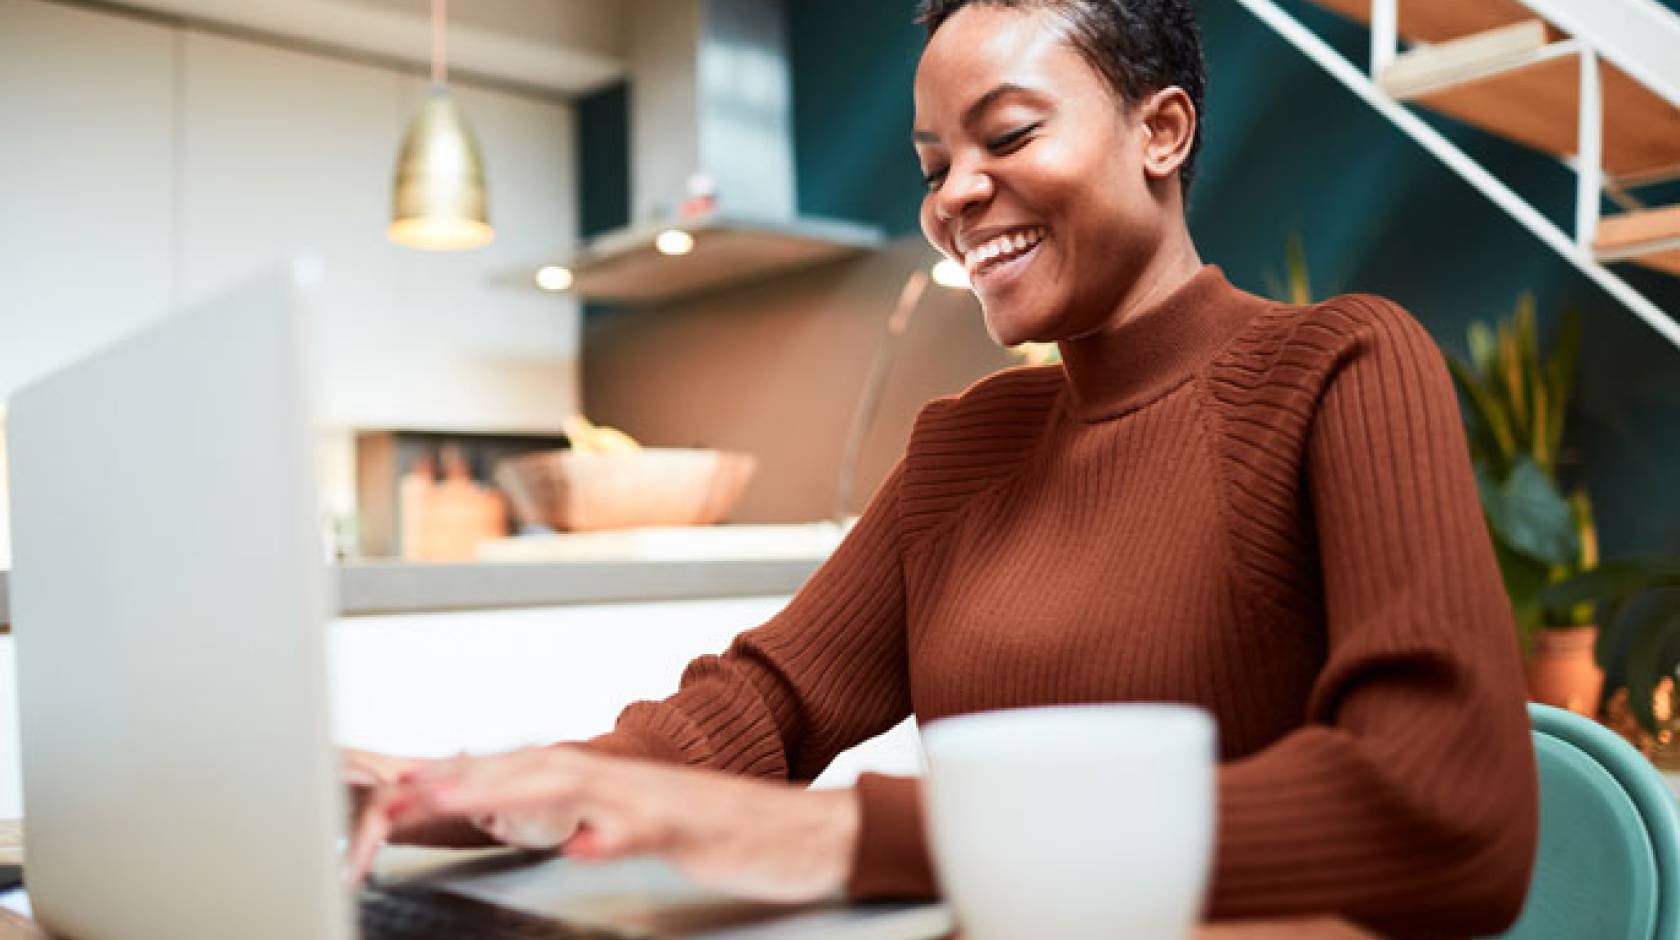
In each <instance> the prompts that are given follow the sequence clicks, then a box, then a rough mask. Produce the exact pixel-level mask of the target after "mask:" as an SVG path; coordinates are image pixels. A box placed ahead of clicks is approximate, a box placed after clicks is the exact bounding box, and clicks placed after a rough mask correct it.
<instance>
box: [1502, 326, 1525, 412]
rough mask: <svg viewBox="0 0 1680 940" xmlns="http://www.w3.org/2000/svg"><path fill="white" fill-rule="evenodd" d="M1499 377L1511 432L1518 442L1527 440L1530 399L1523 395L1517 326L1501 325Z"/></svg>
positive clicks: (1520, 350)
mask: <svg viewBox="0 0 1680 940" xmlns="http://www.w3.org/2000/svg"><path fill="white" fill-rule="evenodd" d="M1499 377H1500V380H1501V381H1502V382H1503V383H1504V391H1505V404H1506V407H1507V413H1508V414H1509V416H1510V421H1511V431H1512V433H1513V434H1514V435H1515V436H1516V437H1517V439H1518V440H1527V439H1528V399H1527V398H1526V397H1525V396H1524V395H1523V358H1522V345H1521V340H1520V339H1519V338H1518V336H1517V328H1516V326H1515V325H1508V324H1504V323H1501V324H1500V325H1499Z"/></svg>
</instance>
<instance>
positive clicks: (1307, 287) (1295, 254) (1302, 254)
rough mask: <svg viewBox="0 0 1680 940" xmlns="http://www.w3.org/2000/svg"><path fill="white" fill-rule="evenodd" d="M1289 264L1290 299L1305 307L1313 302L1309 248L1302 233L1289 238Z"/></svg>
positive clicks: (1287, 251) (1287, 253) (1287, 252)
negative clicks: (1309, 272)
mask: <svg viewBox="0 0 1680 940" xmlns="http://www.w3.org/2000/svg"><path fill="white" fill-rule="evenodd" d="M1285 251H1286V255H1287V258H1288V264H1289V297H1290V302H1291V303H1294V304H1297V305H1300V306H1305V305H1307V304H1310V303H1312V302H1313V299H1312V296H1313V295H1312V280H1311V279H1310V278H1309V277H1308V275H1307V247H1306V243H1305V242H1304V240H1303V239H1302V238H1301V233H1300V232H1295V233H1293V234H1291V235H1290V236H1289V246H1288V248H1287V249H1285Z"/></svg>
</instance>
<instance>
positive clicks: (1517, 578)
mask: <svg viewBox="0 0 1680 940" xmlns="http://www.w3.org/2000/svg"><path fill="white" fill-rule="evenodd" d="M1490 534H1491V535H1492V536H1493V539H1492V541H1493V557H1494V560H1495V561H1497V562H1498V563H1499V575H1500V578H1501V579H1502V580H1503V581H1504V582H1505V594H1506V596H1507V597H1509V598H1510V599H1511V613H1512V615H1513V616H1514V617H1515V618H1516V621H1517V628H1518V633H1517V636H1518V639H1519V640H1521V641H1522V644H1523V649H1524V651H1526V650H1527V649H1528V644H1529V641H1530V640H1531V639H1532V635H1533V633H1534V631H1536V630H1538V629H1540V628H1541V627H1542V626H1544V625H1545V613H1546V612H1545V608H1544V607H1542V606H1541V604H1540V595H1541V592H1542V591H1543V590H1544V589H1545V587H1546V566H1545V565H1544V564H1542V563H1541V562H1538V561H1535V560H1534V559H1532V558H1530V557H1528V556H1527V555H1524V554H1522V553H1521V552H1518V551H1517V550H1516V549H1513V548H1512V547H1511V546H1509V545H1507V544H1505V542H1504V540H1503V539H1501V538H1500V537H1499V534H1498V533H1497V532H1491V530H1490Z"/></svg>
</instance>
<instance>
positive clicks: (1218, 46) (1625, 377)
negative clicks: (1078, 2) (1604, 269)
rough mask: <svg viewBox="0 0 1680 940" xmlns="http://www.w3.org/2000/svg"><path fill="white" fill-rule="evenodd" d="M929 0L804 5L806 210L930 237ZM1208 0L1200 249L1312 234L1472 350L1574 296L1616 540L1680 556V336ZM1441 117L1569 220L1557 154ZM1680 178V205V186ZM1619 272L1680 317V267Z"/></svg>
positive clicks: (1601, 496) (1242, 252) (1443, 336)
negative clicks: (922, 222)
mask: <svg viewBox="0 0 1680 940" xmlns="http://www.w3.org/2000/svg"><path fill="white" fill-rule="evenodd" d="M1283 2H1284V5H1285V6H1286V7H1287V8H1289V9H1290V10H1291V11H1292V12H1295V13H1296V14H1297V15H1298V16H1300V17H1301V18H1302V19H1303V20H1305V21H1307V22H1308V23H1309V25H1312V26H1313V27H1314V28H1315V29H1317V30H1318V31H1319V32H1320V35H1322V36H1324V37H1325V38H1327V39H1329V40H1331V42H1332V44H1334V45H1336V46H1337V47H1338V48H1340V49H1342V50H1343V51H1344V53H1346V54H1349V55H1350V57H1352V58H1353V60H1354V61H1355V62H1356V63H1362V62H1363V57H1364V51H1363V50H1364V48H1365V42H1366V40H1365V32H1364V30H1363V29H1362V28H1360V27H1357V26H1355V25H1353V24H1350V23H1347V22H1346V21H1343V20H1340V19H1338V18H1336V17H1335V16H1333V15H1331V14H1328V13H1324V12H1323V11H1322V10H1320V9H1319V8H1317V7H1314V6H1312V5H1311V4H1310V3H1307V2H1304V0H1283ZM1664 2H1666V3H1669V5H1670V6H1676V7H1680V0H1664ZM913 6H914V4H913V3H912V2H910V0H798V2H793V3H789V5H788V10H789V24H790V35H791V46H792V49H791V54H792V60H793V75H794V89H793V91H794V103H795V112H794V114H795V129H796V139H795V154H796V159H797V161H798V171H799V204H800V209H801V211H804V212H810V213H817V214H822V215H832V216H838V217H842V218H853V219H861V220H863V221H868V222H872V223H875V224H877V225H880V226H882V227H884V228H885V229H887V231H889V232H890V233H893V234H903V233H910V232H914V231H915V230H916V210H917V205H918V203H919V201H920V199H921V184H920V179H919V177H918V174H917V169H916V163H915V159H914V156H913V152H912V150H911V148H910V144H909V128H910V122H911V110H912V109H911V100H910V87H911V81H912V78H913V76H914V73H915V63H916V56H917V54H918V52H919V50H920V46H921V33H920V30H919V29H918V28H917V27H915V26H914V25H913V24H912V23H911V15H912V12H911V11H912V9H913ZM1201 6H1202V27H1203V34H1204V40H1205V46H1206V51H1207V58H1208V63H1209V71H1210V81H1209V92H1208V101H1207V107H1206V111H1207V114H1206V115H1205V116H1204V126H1205V134H1206V139H1205V143H1204V148H1203V155H1202V161H1203V162H1202V165H1201V169H1200V175H1199V178H1198V182H1197V185H1196V192H1195V193H1194V196H1193V200H1192V205H1191V207H1190V226H1191V229H1192V232H1193V233H1194V235H1195V238H1196V241H1197V244H1198V245H1199V246H1200V248H1201V250H1202V254H1203V257H1204V258H1205V259H1206V260H1208V261H1211V262H1214V263H1217V264H1219V265H1220V266H1221V267H1223V268H1224V269H1225V271H1226V272H1227V274H1228V275H1229V276H1230V278H1231V279H1232V281H1233V282H1234V283H1236V284H1238V285H1240V286H1242V287H1244V288H1246V289H1248V290H1252V291H1255V292H1257V293H1259V292H1263V291H1264V286H1265V284H1266V275H1267V274H1268V273H1280V272H1281V270H1282V266H1283V256H1284V245H1285V243H1286V242H1287V240H1288V238H1289V236H1290V235H1291V234H1292V233H1296V232H1299V233H1300V234H1301V235H1302V236H1303V238H1304V239H1305V243H1306V248H1307V256H1308V262H1309V267H1310V269H1311V271H1312V274H1313V286H1314V288H1315V291H1316V292H1318V293H1319V294H1320V295H1328V294H1331V293H1338V292H1343V291H1371V292H1376V293H1379V294H1383V295H1386V296H1389V297H1392V298H1394V299H1395V300H1397V301H1399V302H1400V303H1402V304H1404V305H1405V306H1406V307H1407V308H1408V309H1410V310H1411V311H1412V312H1413V313H1414V314H1415V315H1416V316H1417V317H1418V318H1419V319H1420V320H1421V321H1422V322H1423V323H1424V324H1425V325H1426V326H1427V327H1428V328H1429V329H1430V330H1431V332H1433V333H1434V335H1435V336H1436V338H1437V340H1438V341H1439V342H1441V344H1442V345H1443V346H1444V347H1446V348H1447V349H1449V350H1452V351H1454V352H1458V353H1462V352H1463V337H1464V331H1465V327H1466V326H1467V325H1468V323H1469V322H1470V321H1471V320H1473V319H1478V318H1480V319H1492V318H1494V317H1496V316H1500V315H1503V314H1505V313H1507V312H1508V311H1509V310H1510V309H1511V308H1512V306H1513V305H1514V303H1515V301H1516V298H1517V296H1518V295H1519V294H1520V293H1521V292H1522V291H1524V290H1530V291H1533V292H1534V293H1535V294H1536V295H1537V297H1538V298H1539V306H1540V310H1541V314H1542V318H1543V322H1546V323H1549V322H1551V321H1552V320H1554V319H1555V317H1556V316H1557V314H1558V313H1559V312H1560V311H1562V310H1565V309H1569V308H1574V309H1578V310H1579V311H1580V312H1581V314H1582V316H1583V319H1584V320H1585V326H1586V330H1585V351H1584V354H1583V360H1582V374H1581V382H1580V392H1579V395H1578V397H1577V401H1576V412H1575V415H1574V416H1573V419H1574V427H1575V432H1574V433H1573V434H1572V435H1571V436H1572V439H1573V445H1574V449H1575V451H1576V453H1577V455H1578V457H1579V462H1580V467H1581V469H1580V472H1581V473H1582V475H1583V478H1584V480H1585V482H1586V483H1587V485H1588V487H1589V489H1590V490H1591V491H1592V494H1593V497H1594V499H1595V501H1596V503H1597V506H1598V510H1599V515H1600V523H1601V529H1602V534H1603V540H1604V545H1605V548H1606V550H1607V551H1608V552H1610V553H1622V552H1633V551H1654V550H1671V551H1680V486H1677V485H1676V481H1680V350H1677V349H1675V348H1674V347H1673V346H1671V345H1669V344H1668V343H1666V342H1665V341H1663V340H1662V339H1661V338H1660V337H1659V336H1658V335H1657V334H1656V333H1654V332H1653V331H1652V330H1651V329H1650V328H1649V327H1647V326H1645V325H1644V324H1643V323H1641V322H1640V321H1639V320H1638V319H1637V318H1635V317H1634V316H1633V315H1632V314H1630V313H1628V312H1627V311H1625V310H1624V309H1622V308H1621V307H1620V306H1619V305H1618V304H1617V303H1616V302H1615V301H1613V300H1612V299H1611V298H1610V297H1609V296H1608V295H1606V294H1604V293H1603V292H1602V291H1600V290H1599V289H1598V288H1597V287H1596V286H1595V285H1593V284H1592V283H1591V282H1590V281H1588V280H1587V279H1586V278H1585V277H1583V276H1581V275H1580V274H1579V273H1577V272H1576V271H1575V269H1574V268H1573V267H1572V266H1570V265H1569V264H1568V263H1566V262H1564V261H1563V260H1561V259H1560V258H1558V257H1557V256H1556V255H1555V254H1554V253H1552V252H1551V251H1550V250H1549V249H1547V248H1545V247H1544V246H1543V245H1541V243H1540V242H1539V241H1538V240H1536V239H1535V238H1534V237H1533V236H1532V235H1530V234H1529V233H1528V232H1527V230H1526V229H1524V228H1522V227H1521V226H1519V225H1518V224H1517V223H1516V222H1515V221H1514V220H1512V219H1511V218H1510V217H1509V216H1507V215H1506V214H1505V213H1504V212H1503V211H1501V210H1500V209H1498V208H1497V207H1495V206H1494V205H1493V204H1492V203H1491V202H1489V201H1488V200H1487V199H1486V198H1485V197H1484V196H1482V195H1481V194H1480V193H1478V192H1477V191H1475V190H1474V189H1472V188H1471V187H1470V186H1469V185H1468V184H1467V183H1464V182H1463V181H1462V180H1460V179H1459V178H1458V177H1457V175H1456V174H1454V173H1452V172H1451V171H1450V170H1448V169H1446V167H1445V166H1443V165H1442V164H1440V163H1439V162H1438V161H1436V160H1435V159H1434V158H1433V157H1432V156H1430V155H1429V154H1428V153H1427V152H1426V151H1424V150H1423V149H1422V148H1421V147H1419V146H1418V145H1417V144H1416V143H1414V142H1413V141H1411V139H1410V138H1408V137H1406V136H1405V135H1404V134H1402V133H1401V132H1400V131H1399V130H1398V129H1396V128H1394V127H1393V126H1392V125H1391V124H1389V123H1388V121H1387V120H1386V119H1384V118H1382V117H1381V116H1379V115H1378V114H1377V113H1376V112H1374V111H1372V110H1370V109H1369V108H1368V107H1366V106H1365V105H1364V104H1362V103H1361V102H1360V101H1359V100H1358V99H1357V98H1356V97H1355V96H1354V95H1353V94H1352V93H1351V92H1349V91H1347V90H1346V89H1344V88H1343V87H1342V86H1341V85H1340V84H1339V83H1337V82H1336V81H1335V80H1334V79H1332V78H1330V77H1329V76H1328V75H1327V74H1326V73H1324V72H1323V71H1322V70H1321V69H1319V68H1318V67H1317V66H1316V65H1314V64H1313V63H1312V62H1311V61H1310V60H1308V59H1307V58H1305V57H1304V56H1302V55H1300V54H1299V53H1297V52H1296V51H1295V50H1294V48H1293V47H1291V46H1289V45H1288V44H1287V43H1286V42H1285V41H1284V40H1283V39H1281V38H1280V37H1278V36H1276V35H1275V34H1274V33H1272V32H1271V31H1270V30H1269V29H1268V28H1266V27H1265V26H1264V25H1263V24H1261V23H1260V22H1259V21H1258V20H1255V19H1254V18H1253V17H1252V16H1250V15H1249V14H1248V13H1247V12H1246V11H1245V10H1244V9H1243V8H1242V7H1241V6H1239V5H1238V4H1237V3H1236V2H1235V0H1203V2H1202V4H1201ZM1432 123H1435V124H1436V126H1438V127H1440V128H1442V129H1443V130H1444V131H1445V132H1446V133H1448V135H1449V136H1450V137H1452V138H1453V139H1454V140H1455V141H1456V142H1458V143H1459V144H1460V145H1461V146H1463V147H1464V148H1465V149H1467V150H1469V151H1470V152H1471V153H1472V154H1473V155H1475V156H1476V157H1477V158H1478V159H1480V160H1482V161H1483V163H1484V165H1487V166H1488V167H1489V168H1490V169H1493V170H1494V172H1495V173H1496V175H1498V176H1500V177H1501V178H1502V179H1504V180H1506V181H1507V182H1508V183H1510V184H1511V185H1512V186H1513V188H1515V189H1517V190H1518V191H1519V192H1520V193H1522V194H1523V195H1525V196H1526V197H1528V198H1529V199H1530V200H1531V201H1532V202H1534V203H1535V204H1536V205H1537V206H1538V207H1539V208H1540V209H1541V210H1542V211H1543V212H1544V213H1546V214H1547V215H1548V216H1549V217H1551V218H1552V219H1553V220H1554V221H1556V222H1558V223H1559V224H1560V225H1561V226H1563V227H1564V229H1565V231H1568V230H1569V227H1570V225H1571V219H1572V216H1573V204H1574V202H1573V200H1574V190H1573V179H1572V176H1571V174H1570V173H1569V172H1568V171H1567V170H1566V169H1565V168H1564V167H1563V166H1562V165H1561V164H1560V163H1558V161H1556V160H1554V159H1551V158H1549V157H1545V156H1541V155H1537V154H1535V153H1532V152H1530V151H1527V150H1524V149H1523V148H1520V147H1517V146H1514V145H1510V144H1507V143H1505V142H1503V141H1500V140H1496V139H1493V138H1490V137H1487V136H1486V135H1483V134H1481V133H1479V132H1477V131H1475V130H1473V129H1470V128H1464V127H1460V126H1456V125H1454V124H1453V123H1452V122H1450V121H1447V120H1445V119H1438V118H1432ZM1670 191H1671V194H1670V195H1669V201H1674V199H1675V198H1680V195H1674V194H1672V193H1673V187H1671V188H1670ZM1645 195H1651V194H1645ZM1657 195H1659V196H1660V195H1664V194H1657ZM1621 273H1622V274H1623V276H1624V277H1625V278H1626V279H1627V280H1628V281H1629V282H1631V283H1632V284H1633V285H1634V286H1635V287H1637V288H1638V289H1640V290H1641V291H1643V292H1644V293H1645V294H1646V295H1647V296H1648V297H1651V298H1652V299H1653V300H1655V301H1656V303H1657V304H1658V306H1659V307H1661V308H1663V309H1664V310H1666V311H1668V312H1669V313H1670V314H1677V313H1680V279H1677V278H1672V277H1668V276H1666V275H1661V274H1657V273H1655V272H1649V271H1646V270H1644V269H1640V268H1623V269H1622V270H1621Z"/></svg>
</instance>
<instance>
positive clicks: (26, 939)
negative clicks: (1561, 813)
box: [0, 820, 1376, 940]
mask: <svg viewBox="0 0 1680 940" xmlns="http://www.w3.org/2000/svg"><path fill="white" fill-rule="evenodd" d="M22 860H23V827H22V826H21V825H19V823H18V822H17V821H16V820H0V862H21V861H22ZM0 940H52V937H51V936H50V935H48V934H47V932H46V931H44V930H42V929H41V928H39V927H37V926H36V925H35V924H34V923H33V922H31V921H29V920H27V919H25V918H23V917H20V916H18V915H17V914H14V913H12V912H11V911H9V910H6V909H4V908H0ZM952 940H961V937H953V938H952ZM1196 940H1376V937H1375V935H1374V934H1371V933H1367V932H1366V931H1363V930H1360V929H1359V928H1357V927H1354V926H1352V925H1350V924H1348V923H1347V922H1346V921H1344V920H1341V919H1340V918H1336V917H1313V918H1306V919H1302V920H1290V921H1267V922H1265V923H1258V922H1256V923H1240V924H1238V923H1232V924H1208V925H1205V926H1203V927H1202V928H1201V929H1199V930H1197V931H1196Z"/></svg>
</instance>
